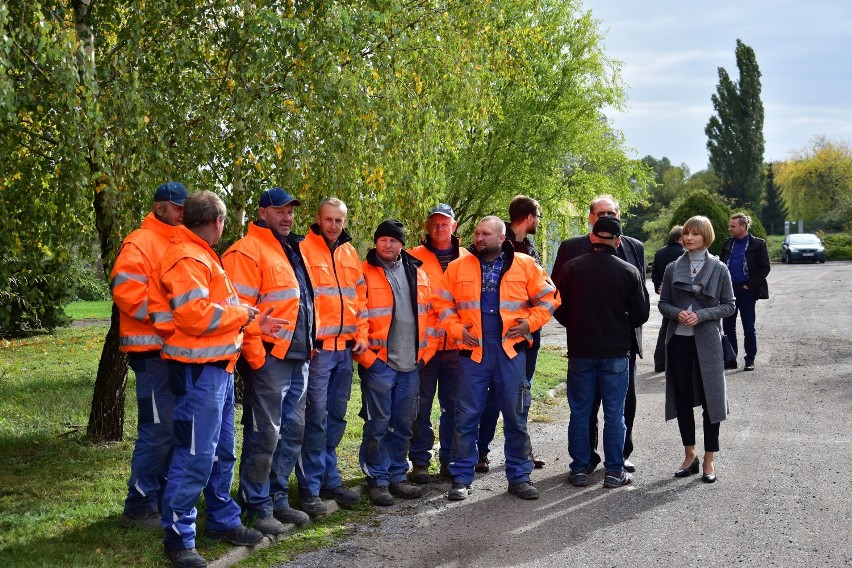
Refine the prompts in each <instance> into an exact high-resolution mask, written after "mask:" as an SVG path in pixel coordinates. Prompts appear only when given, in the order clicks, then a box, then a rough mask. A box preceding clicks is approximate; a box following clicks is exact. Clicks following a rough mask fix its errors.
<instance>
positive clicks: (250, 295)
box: [222, 222, 313, 370]
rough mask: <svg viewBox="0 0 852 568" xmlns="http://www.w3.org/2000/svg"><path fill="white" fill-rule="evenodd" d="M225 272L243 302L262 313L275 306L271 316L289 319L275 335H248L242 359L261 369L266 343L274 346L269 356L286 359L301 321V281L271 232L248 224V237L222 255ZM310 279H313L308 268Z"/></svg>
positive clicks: (252, 366) (264, 357)
mask: <svg viewBox="0 0 852 568" xmlns="http://www.w3.org/2000/svg"><path fill="white" fill-rule="evenodd" d="M222 264H223V266H224V267H225V271H226V272H227V273H228V276H229V277H230V278H231V281H232V282H233V283H234V287H235V288H236V289H237V294H239V296H240V301H242V302H244V303H246V304H248V305H250V306H255V307H257V309H259V310H260V311H261V312H264V311H266V309H267V308H269V307H270V306H271V307H272V314H271V315H272V317H276V318H281V319H284V320H287V321H288V322H289V323H288V324H287V325H285V326H284V327H283V328H282V329H281V331H279V332H278V333H277V334H276V335H274V336H269V335H259V334H258V335H256V334H254V333H252V334H249V335H248V336H246V339H245V343H244V345H243V358H244V359H245V360H246V362H247V363H248V364H249V365H250V366H251V368H252V369H255V370H256V369H260V368H261V367H262V366H263V363H264V361H266V349H265V348H264V346H263V343H264V342H266V343H269V344H272V350H271V351H270V354H271V355H272V356H273V357H275V358H277V359H283V358H284V357H285V356H286V355H287V351H288V350H289V349H290V343H291V341H292V340H293V332H294V330H295V329H296V323H297V320H298V319H299V301H300V294H301V292H300V290H299V280H298V279H297V278H296V273H295V271H294V270H293V265H292V264H290V259H289V258H288V257H287V253H286V252H285V251H284V248H283V247H282V245H281V243H280V242H279V241H278V239H277V238H276V237H275V235H274V234H273V233H272V230H271V229H267V228H265V227H259V226H258V225H257V224H255V223H253V222H252V223H249V226H248V233H246V236H244V237H243V238H241V239H240V240H238V241H237V242H235V243H234V244H233V245H231V247H230V248H229V249H228V250H227V251H225V254H223V255H222ZM308 278H309V280H310V281H311V282H313V277H312V275H311V273H310V268H308Z"/></svg>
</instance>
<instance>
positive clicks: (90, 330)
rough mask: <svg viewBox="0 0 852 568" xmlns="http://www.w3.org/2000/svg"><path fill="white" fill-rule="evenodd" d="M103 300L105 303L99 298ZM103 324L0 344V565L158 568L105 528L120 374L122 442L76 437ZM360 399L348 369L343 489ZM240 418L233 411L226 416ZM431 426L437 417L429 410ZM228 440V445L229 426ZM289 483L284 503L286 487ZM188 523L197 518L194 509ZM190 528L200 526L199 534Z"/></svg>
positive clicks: (551, 382)
mask: <svg viewBox="0 0 852 568" xmlns="http://www.w3.org/2000/svg"><path fill="white" fill-rule="evenodd" d="M105 304H106V305H107V309H108V306H109V302H106V303H105ZM106 317H108V313H107V316H106ZM106 330H107V328H106V326H104V325H92V326H84V327H73V328H66V329H61V330H59V331H57V332H56V333H53V334H47V335H40V336H35V337H30V338H27V339H22V340H15V341H3V342H2V344H0V354H2V356H0V566H165V565H166V564H167V561H166V559H165V557H164V555H163V552H162V541H161V535H159V534H157V533H144V532H139V531H134V530H127V529H124V528H122V527H120V526H119V525H118V523H117V518H118V516H119V515H120V514H121V509H122V503H123V500H124V496H125V493H126V482H127V475H128V472H129V463H130V454H131V452H132V449H133V442H134V440H135V432H136V404H135V400H134V396H133V392H134V386H133V373H132V372H131V373H130V375H129V378H128V386H127V393H128V398H127V401H126V407H125V433H126V434H125V440H124V441H122V442H118V443H113V444H93V443H91V442H90V441H89V440H88V439H87V438H86V435H85V430H86V424H87V422H88V416H89V409H90V405H91V396H92V389H93V386H94V380H95V379H94V377H95V373H96V370H97V363H98V357H99V356H100V350H101V347H102V342H103V337H104V335H105V334H106ZM563 351H564V350H563V349H561V348H559V349H547V348H545V349H542V351H541V354H540V356H539V363H538V371H537V375H536V379H535V381H534V384H533V397H534V404H533V408H532V410H531V414H530V419H531V420H547V409H548V406H549V405H550V404H553V403H554V402H555V401H553V400H552V399H549V397H548V391H549V389H551V388H553V387H554V386H556V385H557V384H559V383H560V382H562V381H564V377H565V368H566V359H565V358H564V357H563V356H562V354H563ZM360 400H361V398H360V388H359V386H358V378H357V373H356V376H355V384H354V385H353V389H352V398H351V400H350V404H349V412H348V426H347V429H346V434H345V437H344V440H343V442H342V444H341V448H340V451H339V453H340V464H339V465H340V468H341V471H342V473H343V476H344V479H347V480H350V483H351V484H357V483H360V482H361V481H363V474H362V473H361V471H360V469H359V467H358V458H357V453H358V445H359V444H360V438H361V428H362V425H363V421H362V420H361V419H360V418H359V417H358V416H357V414H358V411H359V409H360V406H361V402H360ZM436 407H437V405H436ZM240 414H241V409H240V408H239V407H238V408H237V417H236V419H237V420H238V421H239V419H240ZM433 421H435V422H437V408H436V411H435V414H433ZM498 435H500V434H499V429H498ZM237 438H238V443H239V442H240V440H241V438H242V436H241V433H240V432H239V428H238V435H237ZM436 467H437V466H436ZM291 489H293V492H292V494H293V495H294V502H296V498H295V494H296V493H295V487H291ZM201 508H202V509H203V500H202V503H201ZM374 515H375V511H374V509H373V508H372V507H371V506H369V505H367V504H366V502H365V504H362V505H361V506H360V507H358V508H356V509H353V510H347V511H341V512H339V513H336V514H334V515H330V516H329V517H327V518H325V519H323V520H321V521H320V522H316V523H310V524H309V525H306V526H305V527H302V528H301V529H299V530H298V531H296V532H295V533H293V534H292V535H291V536H290V537H289V538H287V539H285V540H284V541H282V542H281V543H279V544H278V545H276V546H273V547H271V548H269V549H266V550H263V551H259V552H257V553H254V554H252V555H251V556H250V557H249V558H248V559H246V560H244V561H243V562H241V563H240V566H269V565H271V564H277V563H283V562H286V561H288V560H290V559H292V558H294V557H295V556H296V555H297V554H299V553H300V552H304V551H306V550H313V549H317V548H321V547H324V546H328V545H329V544H331V543H333V542H335V541H337V540H339V539H341V538H344V537H345V536H346V535H347V534H348V532H349V530H350V528H349V527H351V525H352V524H353V523H356V522H368V521H369V519H370V518H372V517H374ZM199 519H201V522H202V523H203V514H201V515H199ZM201 530H203V524H202V525H201V526H200V527H199V534H200V533H201ZM198 546H199V549H200V550H201V551H202V554H204V555H205V557H207V558H208V559H209V560H213V559H215V558H217V557H219V556H221V555H222V554H224V553H225V552H226V551H227V550H228V549H229V546H228V545H226V544H219V543H214V542H212V541H209V540H207V539H205V538H203V537H200V538H199V541H198Z"/></svg>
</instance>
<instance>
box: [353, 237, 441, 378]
mask: <svg viewBox="0 0 852 568" xmlns="http://www.w3.org/2000/svg"><path fill="white" fill-rule="evenodd" d="M400 256H401V258H402V262H403V266H404V267H405V275H406V278H407V280H408V287H409V289H410V290H411V291H412V293H413V294H415V295H416V298H415V297H413V298H412V302H411V305H412V306H415V305H416V306H417V314H416V315H417V330H418V337H417V338H412V340H413V341H415V342H416V343H417V361H418V362H421V361H422V362H423V364H426V363H428V362H429V360H430V359H431V358H432V356H433V355H435V350H436V347H437V343H438V339H437V338H436V337H433V336H429V335H427V334H426V329H427V328H428V326H429V322H428V319H429V310H430V309H431V303H430V301H431V297H432V289H431V287H430V286H429V277H428V276H426V273H425V272H423V270H421V269H420V268H419V266H420V261H419V260H417V259H416V258H414V257H413V256H411V255H410V254H408V253H407V252H406V251H404V250H403V251H402V252H400ZM362 267H363V270H364V278H365V279H366V281H367V316H368V323H369V338H368V345H369V348H368V349H367V350H366V351H364V352H363V353H361V354H360V355H356V356H355V357H354V359H355V360H356V361H357V362H358V364H360V365H363V366H364V367H367V368H370V367H371V366H372V365H373V363H375V361H376V359H377V358H378V359H381V360H382V361H387V360H388V334H389V333H390V327H391V322H392V321H393V315H394V309H395V307H394V301H393V290H392V289H391V285H390V282H388V278H387V276H386V275H385V269H384V268H382V266H381V265H380V264H379V261H378V259H377V258H376V249H370V251H369V252H368V253H367V259H366V260H365V261H364V262H363V263H362Z"/></svg>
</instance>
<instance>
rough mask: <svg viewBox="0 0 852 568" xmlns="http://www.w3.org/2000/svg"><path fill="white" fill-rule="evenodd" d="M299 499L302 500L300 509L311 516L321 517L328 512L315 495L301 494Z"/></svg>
mask: <svg viewBox="0 0 852 568" xmlns="http://www.w3.org/2000/svg"><path fill="white" fill-rule="evenodd" d="M299 500H300V501H301V502H302V510H303V511H304V512H306V513H307V514H309V515H310V516H312V517H322V516H323V515H325V514H327V513H328V507H326V505H325V503H323V501H322V499H320V498H319V497H318V496H316V495H302V496H301V497H300V498H299Z"/></svg>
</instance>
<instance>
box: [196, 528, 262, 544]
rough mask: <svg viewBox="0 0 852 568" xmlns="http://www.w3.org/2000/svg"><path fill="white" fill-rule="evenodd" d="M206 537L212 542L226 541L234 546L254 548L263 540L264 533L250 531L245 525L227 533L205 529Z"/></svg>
mask: <svg viewBox="0 0 852 568" xmlns="http://www.w3.org/2000/svg"><path fill="white" fill-rule="evenodd" d="M204 536H206V537H207V538H209V539H210V540H217V541H220V540H226V541H228V542H230V543H231V544H233V545H234V546H254V545H255V544H260V543H261V541H262V540H263V533H261V532H260V531H256V530H254V529H250V528H248V527H247V526H245V525H239V526H236V527H234V528H232V529H228V530H226V531H214V530H210V529H207V528H206V529H204Z"/></svg>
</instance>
